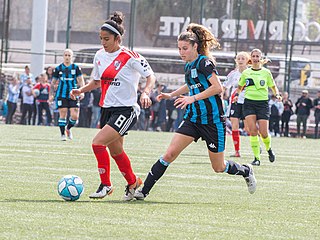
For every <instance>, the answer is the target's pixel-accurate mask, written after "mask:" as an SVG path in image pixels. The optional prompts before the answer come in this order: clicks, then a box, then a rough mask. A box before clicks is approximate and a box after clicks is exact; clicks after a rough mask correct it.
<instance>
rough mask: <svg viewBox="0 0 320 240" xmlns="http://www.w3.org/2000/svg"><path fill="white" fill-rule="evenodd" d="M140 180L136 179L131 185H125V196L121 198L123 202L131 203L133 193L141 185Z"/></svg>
mask: <svg viewBox="0 0 320 240" xmlns="http://www.w3.org/2000/svg"><path fill="white" fill-rule="evenodd" d="M142 183H143V182H142V180H141V178H139V177H137V179H136V182H135V183H134V184H131V185H127V186H126V189H125V194H124V197H123V200H124V201H131V200H132V199H133V198H134V196H133V195H134V193H135V191H136V190H137V189H138V188H139V187H140V186H141V185H142Z"/></svg>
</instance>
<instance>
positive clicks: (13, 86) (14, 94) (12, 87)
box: [6, 77, 20, 124]
mask: <svg viewBox="0 0 320 240" xmlns="http://www.w3.org/2000/svg"><path fill="white" fill-rule="evenodd" d="M19 93H20V84H19V80H18V79H17V78H16V77H13V80H12V83H10V84H9V86H8V98H7V105H8V114H7V118H6V124H12V117H13V115H14V113H15V112H16V109H17V101H18V98H19Z"/></svg>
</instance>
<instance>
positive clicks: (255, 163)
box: [251, 158, 260, 166]
mask: <svg viewBox="0 0 320 240" xmlns="http://www.w3.org/2000/svg"><path fill="white" fill-rule="evenodd" d="M251 164H252V165H254V166H260V160H259V159H256V158H254V160H253V162H252V163H251Z"/></svg>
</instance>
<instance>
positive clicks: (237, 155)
mask: <svg viewBox="0 0 320 240" xmlns="http://www.w3.org/2000/svg"><path fill="white" fill-rule="evenodd" d="M230 157H241V156H240V152H239V151H236V152H235V153H234V154H232V155H230Z"/></svg>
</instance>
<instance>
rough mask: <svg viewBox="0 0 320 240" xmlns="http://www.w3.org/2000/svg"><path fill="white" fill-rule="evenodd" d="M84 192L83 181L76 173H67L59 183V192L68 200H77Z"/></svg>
mask: <svg viewBox="0 0 320 240" xmlns="http://www.w3.org/2000/svg"><path fill="white" fill-rule="evenodd" d="M83 192H84V185H83V181H82V179H81V178H80V177H78V176H76V175H67V176H64V177H63V178H61V179H60V181H59V183H58V193H59V195H60V197H62V198H63V199H64V200H66V201H76V200H78V199H79V198H80V196H81V195H82V194H83Z"/></svg>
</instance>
